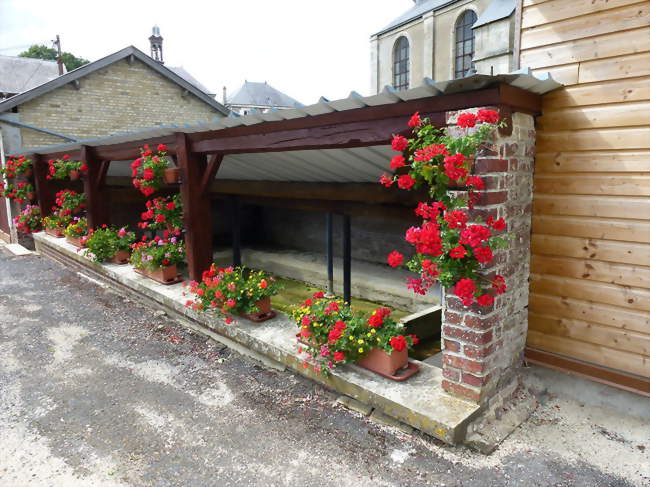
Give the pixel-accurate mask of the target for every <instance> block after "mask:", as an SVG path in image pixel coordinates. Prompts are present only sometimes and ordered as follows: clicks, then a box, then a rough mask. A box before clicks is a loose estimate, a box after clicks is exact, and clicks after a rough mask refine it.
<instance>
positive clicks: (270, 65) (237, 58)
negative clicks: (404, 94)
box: [0, 0, 413, 105]
mask: <svg viewBox="0 0 650 487" xmlns="http://www.w3.org/2000/svg"><path fill="white" fill-rule="evenodd" d="M412 5H413V0H326V1H320V2H319V1H316V0H311V1H310V0H246V1H234V0H212V1H210V0H204V1H201V0H173V1H168V0H158V1H150V0H130V1H126V0H112V1H110V2H103V1H97V0H95V1H93V0H84V1H78V0H57V1H52V0H0V54H3V55H17V54H18V53H20V52H21V51H23V50H25V49H26V48H27V47H29V46H30V45H32V44H46V45H48V46H51V40H52V39H54V38H55V36H56V35H57V34H58V35H60V36H61V47H62V49H63V50H64V51H68V52H71V53H72V54H74V55H76V56H80V57H84V58H86V59H89V60H91V61H93V60H97V59H100V58H102V57H104V56H107V55H109V54H111V53H113V52H115V51H119V50H120V49H123V48H124V47H126V46H129V45H133V46H135V47H137V48H138V49H140V50H142V51H144V52H145V53H147V54H149V52H150V49H149V40H148V38H149V36H150V35H151V28H152V26H153V25H154V24H156V25H158V26H159V27H160V31H161V35H162V36H163V38H164V41H163V52H164V60H165V64H166V65H167V66H183V67H184V68H185V69H186V70H187V71H188V72H190V73H191V74H192V75H193V76H194V77H195V78H196V79H197V80H199V81H200V82H201V83H202V84H204V85H205V86H207V87H208V88H209V89H210V90H212V92H213V93H217V99H218V100H220V101H221V97H222V95H221V94H222V88H223V86H226V87H227V89H228V93H233V91H234V90H236V89H237V88H238V87H239V86H241V85H242V84H243V82H244V80H248V81H267V82H268V83H269V84H270V85H272V86H274V87H275V88H277V89H279V90H280V91H283V92H285V93H286V94H288V95H289V96H292V97H293V98H295V99H297V100H298V101H300V102H302V103H304V104H307V105H308V104H311V103H316V102H317V101H318V99H319V98H320V97H321V96H324V97H325V98H328V99H330V100H332V99H338V98H344V97H347V96H348V95H349V93H350V91H352V90H354V91H357V92H359V93H361V94H362V95H367V94H369V93H370V35H371V34H373V33H374V32H377V31H378V30H380V29H381V28H382V27H384V26H385V25H386V24H388V23H389V22H390V21H391V20H393V19H394V18H396V17H398V16H399V15H400V14H402V13H403V12H405V11H406V10H408V9H409V8H410V7H411V6H412Z"/></svg>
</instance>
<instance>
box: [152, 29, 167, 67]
mask: <svg viewBox="0 0 650 487" xmlns="http://www.w3.org/2000/svg"><path fill="white" fill-rule="evenodd" d="M149 42H150V43H151V58H152V59H153V60H154V61H157V62H159V63H160V64H165V61H163V49H162V43H163V38H162V36H161V35H160V27H158V26H157V25H154V26H153V29H152V30H151V36H150V37H149Z"/></svg>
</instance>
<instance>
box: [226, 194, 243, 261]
mask: <svg viewBox="0 0 650 487" xmlns="http://www.w3.org/2000/svg"><path fill="white" fill-rule="evenodd" d="M228 199H229V202H230V215H231V218H232V265H233V266H235V267H236V266H240V265H241V215H240V213H241V211H240V205H239V197H238V196H236V195H234V196H231V197H230V198H228Z"/></svg>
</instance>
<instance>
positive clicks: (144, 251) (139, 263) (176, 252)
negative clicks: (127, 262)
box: [131, 237, 185, 271]
mask: <svg viewBox="0 0 650 487" xmlns="http://www.w3.org/2000/svg"><path fill="white" fill-rule="evenodd" d="M131 248H132V251H133V253H132V254H131V264H132V265H133V267H135V268H136V269H147V270H150V271H153V270H156V269H160V268H162V267H167V266H170V265H178V264H180V263H182V262H183V261H184V260H185V246H184V245H183V242H182V241H181V240H180V239H177V238H176V237H172V238H171V239H170V240H162V239H159V238H158V237H155V238H154V239H153V240H144V241H140V242H137V243H135V244H134V245H132V246H131Z"/></svg>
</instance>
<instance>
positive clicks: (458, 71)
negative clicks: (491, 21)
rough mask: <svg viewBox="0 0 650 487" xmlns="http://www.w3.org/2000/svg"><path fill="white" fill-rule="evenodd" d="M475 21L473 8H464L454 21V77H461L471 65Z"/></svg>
mask: <svg viewBox="0 0 650 487" xmlns="http://www.w3.org/2000/svg"><path fill="white" fill-rule="evenodd" d="M475 22H476V14H475V13H474V11H473V10H466V11H465V12H464V13H463V14H462V15H461V16H460V17H458V20H457V21H456V31H455V34H456V35H455V37H456V45H455V47H456V53H455V65H454V78H462V77H463V76H465V74H466V73H467V71H468V70H469V69H470V68H471V67H472V65H473V63H472V58H473V57H474V31H473V30H472V25H474V23H475Z"/></svg>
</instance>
